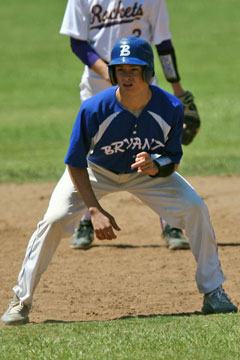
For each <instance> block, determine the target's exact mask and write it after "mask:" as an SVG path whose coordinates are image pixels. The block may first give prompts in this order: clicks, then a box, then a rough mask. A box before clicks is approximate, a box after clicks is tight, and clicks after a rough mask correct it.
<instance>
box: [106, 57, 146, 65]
mask: <svg viewBox="0 0 240 360" xmlns="http://www.w3.org/2000/svg"><path fill="white" fill-rule="evenodd" d="M121 64H126V65H140V66H146V65H148V63H147V62H146V61H143V60H140V59H137V58H131V57H128V56H121V57H119V58H116V59H114V60H112V61H111V62H110V63H109V64H108V66H112V65H121Z"/></svg>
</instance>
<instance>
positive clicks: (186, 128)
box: [178, 91, 200, 145]
mask: <svg viewBox="0 0 240 360" xmlns="http://www.w3.org/2000/svg"><path fill="white" fill-rule="evenodd" d="M178 98H179V100H180V101H181V103H182V104H183V108H184V124H183V134H182V144H183V145H189V144H190V143H191V142H192V141H193V139H194V137H195V136H196V135H197V133H198V131H199V129H200V117H199V115H198V111H197V107H196V105H195V104H194V97H193V94H192V93H191V92H190V91H184V93H183V95H181V96H179V97H178Z"/></svg>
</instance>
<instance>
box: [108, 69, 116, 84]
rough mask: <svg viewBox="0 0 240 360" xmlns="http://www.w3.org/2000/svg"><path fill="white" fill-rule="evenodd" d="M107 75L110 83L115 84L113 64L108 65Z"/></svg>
mask: <svg viewBox="0 0 240 360" xmlns="http://www.w3.org/2000/svg"><path fill="white" fill-rule="evenodd" d="M108 75H109V79H110V80H111V83H112V84H113V85H117V77H116V72H115V66H109V67H108Z"/></svg>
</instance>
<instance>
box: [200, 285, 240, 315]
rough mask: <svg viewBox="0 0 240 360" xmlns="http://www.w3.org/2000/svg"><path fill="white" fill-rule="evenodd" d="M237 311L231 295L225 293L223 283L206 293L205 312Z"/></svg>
mask: <svg viewBox="0 0 240 360" xmlns="http://www.w3.org/2000/svg"><path fill="white" fill-rule="evenodd" d="M237 311H238V308H237V307H236V306H235V305H233V304H232V302H231V300H230V297H229V296H228V295H227V294H226V293H225V291H224V290H223V288H222V285H220V286H219V287H218V288H217V289H215V290H213V291H211V292H210V293H208V294H205V295H204V299H203V307H202V312H203V313H204V314H221V313H231V312H237Z"/></svg>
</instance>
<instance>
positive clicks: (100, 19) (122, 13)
mask: <svg viewBox="0 0 240 360" xmlns="http://www.w3.org/2000/svg"><path fill="white" fill-rule="evenodd" d="M91 13H92V18H91V25H92V26H91V27H90V29H94V28H99V26H101V25H103V23H104V21H105V20H116V19H117V18H120V19H124V18H125V19H126V18H132V19H131V21H133V20H134V19H135V18H136V17H139V16H142V15H143V9H142V4H138V2H137V1H136V2H135V3H134V5H133V6H128V7H126V8H124V7H123V6H122V1H121V0H120V1H119V2H118V6H117V7H116V8H114V9H112V10H111V11H107V10H104V9H103V8H102V6H101V5H94V6H93V7H92V10H91ZM123 22H124V21H123ZM96 23H97V24H96ZM118 23H119V22H118ZM94 25H95V26H94Z"/></svg>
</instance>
